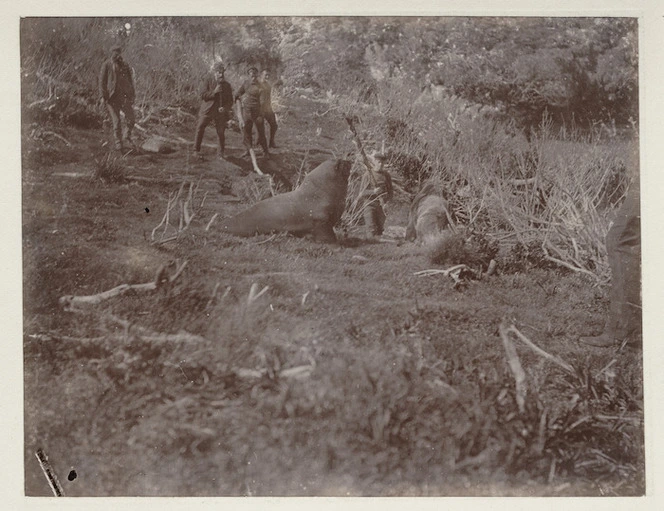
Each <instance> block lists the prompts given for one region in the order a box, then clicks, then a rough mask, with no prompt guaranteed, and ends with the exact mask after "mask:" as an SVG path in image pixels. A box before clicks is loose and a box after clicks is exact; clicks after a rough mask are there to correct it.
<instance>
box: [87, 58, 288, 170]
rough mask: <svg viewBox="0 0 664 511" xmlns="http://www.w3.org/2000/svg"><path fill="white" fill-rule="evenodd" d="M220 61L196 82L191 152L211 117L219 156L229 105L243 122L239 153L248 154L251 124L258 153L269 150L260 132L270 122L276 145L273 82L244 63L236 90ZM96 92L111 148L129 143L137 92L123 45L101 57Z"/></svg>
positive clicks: (272, 145) (198, 149)
mask: <svg viewBox="0 0 664 511" xmlns="http://www.w3.org/2000/svg"><path fill="white" fill-rule="evenodd" d="M224 73H225V68H224V65H223V63H221V62H217V63H216V64H215V65H214V66H213V69H212V72H211V73H210V74H209V75H208V76H206V77H205V79H204V80H203V85H202V88H201V94H200V97H201V106H200V109H199V112H198V122H197V125H196V134H195V138H194V154H195V156H196V158H198V159H203V157H202V154H201V144H202V142H203V135H204V134H205V128H207V126H208V125H209V124H210V123H214V127H215V129H216V131H217V136H218V138H219V153H218V154H219V157H221V158H225V157H226V154H225V149H226V136H225V132H226V127H227V124H228V121H229V120H230V119H231V117H232V113H233V105H234V104H237V105H238V107H239V108H238V121H239V122H240V126H241V128H242V134H243V144H244V146H245V148H246V151H245V153H244V154H243V155H242V156H243V157H244V156H247V155H248V154H249V150H250V149H251V148H252V146H253V127H254V125H255V126H256V131H257V132H258V143H259V144H260V146H261V147H262V149H263V154H264V155H265V156H268V155H269V154H270V153H269V148H268V142H267V138H266V136H265V123H264V121H267V123H268V125H269V126H270V142H269V147H270V148H275V147H276V145H275V143H274V136H275V134H276V132H277V118H276V115H275V113H274V110H273V109H272V86H271V85H270V73H269V71H267V70H264V71H263V73H262V75H261V77H260V79H259V75H258V69H257V68H255V67H250V68H249V78H248V79H247V80H246V81H245V82H244V83H243V84H242V86H241V87H240V89H239V90H238V92H237V94H236V95H233V88H232V87H231V85H230V83H228V82H227V81H226V80H225V78H224ZM99 92H100V94H101V97H102V99H103V101H104V104H105V105H106V108H107V110H108V113H109V116H110V118H111V122H112V124H113V136H114V139H115V148H116V149H117V150H119V151H123V150H124V149H125V144H128V145H129V146H130V147H133V146H134V143H133V141H132V138H131V134H132V131H133V128H134V124H135V116H134V107H133V105H134V100H135V97H136V92H135V89H134V79H133V74H132V70H131V67H129V65H128V64H127V63H126V62H125V61H124V60H123V58H122V48H120V47H114V48H113V49H112V50H111V58H110V59H108V60H107V61H105V62H104V63H103V65H102V67H101V72H100V75H99ZM121 112H122V113H124V117H125V130H124V133H123V131H122V126H121V123H120V113H121Z"/></svg>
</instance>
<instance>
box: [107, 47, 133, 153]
mask: <svg viewBox="0 0 664 511" xmlns="http://www.w3.org/2000/svg"><path fill="white" fill-rule="evenodd" d="M99 92H100V94H101V97H102V98H103V100H104V103H105V104H106V108H107V109H108V113H109V115H110V116H111V121H112V122H113V135H114V136H115V148H116V149H117V150H119V151H122V150H123V146H122V140H123V137H122V128H121V126H120V112H121V111H122V112H123V113H124V118H125V124H126V130H125V136H124V139H125V140H126V141H127V142H129V144H130V145H131V146H133V145H134V144H133V142H132V141H131V131H132V129H133V128H134V122H135V117H134V98H135V97H136V93H135V91H134V77H133V73H132V70H131V68H130V67H129V64H127V63H126V62H125V61H124V60H123V59H122V48H120V47H119V46H116V47H114V48H113V49H112V50H111V58H110V59H108V60H107V61H106V62H104V63H103V64H102V66H101V72H100V73H99Z"/></svg>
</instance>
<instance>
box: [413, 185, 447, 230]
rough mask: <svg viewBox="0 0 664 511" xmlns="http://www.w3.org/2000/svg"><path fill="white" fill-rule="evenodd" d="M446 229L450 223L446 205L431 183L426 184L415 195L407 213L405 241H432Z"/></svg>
mask: <svg viewBox="0 0 664 511" xmlns="http://www.w3.org/2000/svg"><path fill="white" fill-rule="evenodd" d="M448 228H452V229H453V226H452V224H451V221H450V214H449V211H448V204H447V201H446V200H445V199H443V198H442V197H441V196H440V194H439V193H437V191H436V188H435V186H434V185H433V184H432V183H427V184H426V185H424V186H423V187H422V189H421V190H420V191H419V192H418V193H417V195H416V196H415V198H414V199H413V202H412V204H411V206H410V211H409V213H408V226H407V227H406V240H408V241H414V240H415V239H417V240H419V241H420V242H422V243H427V242H429V241H433V240H435V239H436V238H438V237H440V235H441V234H442V233H443V231H445V230H446V229H448Z"/></svg>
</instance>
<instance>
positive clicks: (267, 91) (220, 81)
mask: <svg viewBox="0 0 664 511" xmlns="http://www.w3.org/2000/svg"><path fill="white" fill-rule="evenodd" d="M224 72H225V68H224V65H223V63H221V62H217V63H216V64H215V65H214V68H213V73H212V75H210V76H208V77H207V78H205V80H204V81H203V88H202V90H201V100H202V103H201V107H200V110H199V114H198V125H197V126H196V138H195V141H194V153H195V155H196V157H197V158H198V159H202V155H201V143H202V141H203V135H204V133H205V128H206V127H207V126H208V125H209V124H210V123H211V122H214V126H215V129H216V130H217V136H218V137H219V157H220V158H225V149H226V140H225V134H224V132H225V130H226V126H227V124H228V121H229V120H230V118H231V117H232V109H233V105H234V104H237V105H238V106H239V111H238V115H237V117H238V120H239V122H240V126H241V128H242V142H243V144H244V146H245V148H246V151H245V153H244V154H243V156H246V155H248V154H249V150H250V149H251V148H252V146H253V127H254V125H255V126H256V131H257V132H258V143H259V144H260V146H261V147H262V149H263V154H264V155H265V156H268V155H269V154H270V151H269V149H268V142H267V138H266V136H265V122H264V121H267V123H268V125H269V126H270V142H269V147H270V148H275V147H276V145H275V143H274V136H275V134H276V132H277V118H276V115H275V113H274V110H273V109H272V86H271V85H270V83H269V80H270V73H269V71H267V70H264V71H263V72H262V74H261V77H260V79H259V76H258V69H256V68H255V67H250V68H249V78H248V79H247V80H246V81H245V82H244V83H243V84H242V85H241V86H240V89H239V90H238V92H237V94H235V96H234V95H233V88H232V87H231V85H230V83H228V82H227V81H226V80H225V79H224Z"/></svg>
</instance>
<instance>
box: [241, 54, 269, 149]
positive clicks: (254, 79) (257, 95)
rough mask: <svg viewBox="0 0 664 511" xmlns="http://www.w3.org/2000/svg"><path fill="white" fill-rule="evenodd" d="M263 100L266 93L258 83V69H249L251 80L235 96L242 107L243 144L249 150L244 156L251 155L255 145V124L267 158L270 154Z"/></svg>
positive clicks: (259, 141)
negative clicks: (266, 136) (264, 121)
mask: <svg viewBox="0 0 664 511" xmlns="http://www.w3.org/2000/svg"><path fill="white" fill-rule="evenodd" d="M263 98H264V91H263V86H262V85H261V83H260V82H259V81H258V69H256V68H255V67H251V68H249V79H248V80H247V81H246V82H244V83H243V84H242V86H241V87H240V90H238V92H237V95H236V96H235V101H240V104H241V105H242V119H241V122H242V123H243V127H242V132H243V135H244V136H243V143H244V146H245V147H246V149H247V150H246V151H245V153H244V154H243V155H242V156H247V155H249V150H250V149H251V147H252V144H253V142H252V139H253V125H254V124H255V125H256V131H258V143H259V144H260V145H261V147H262V148H263V154H264V155H265V156H269V154H270V153H269V151H268V149H267V140H266V139H265V125H264V124H263V106H262V103H261V101H262V99H263Z"/></svg>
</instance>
